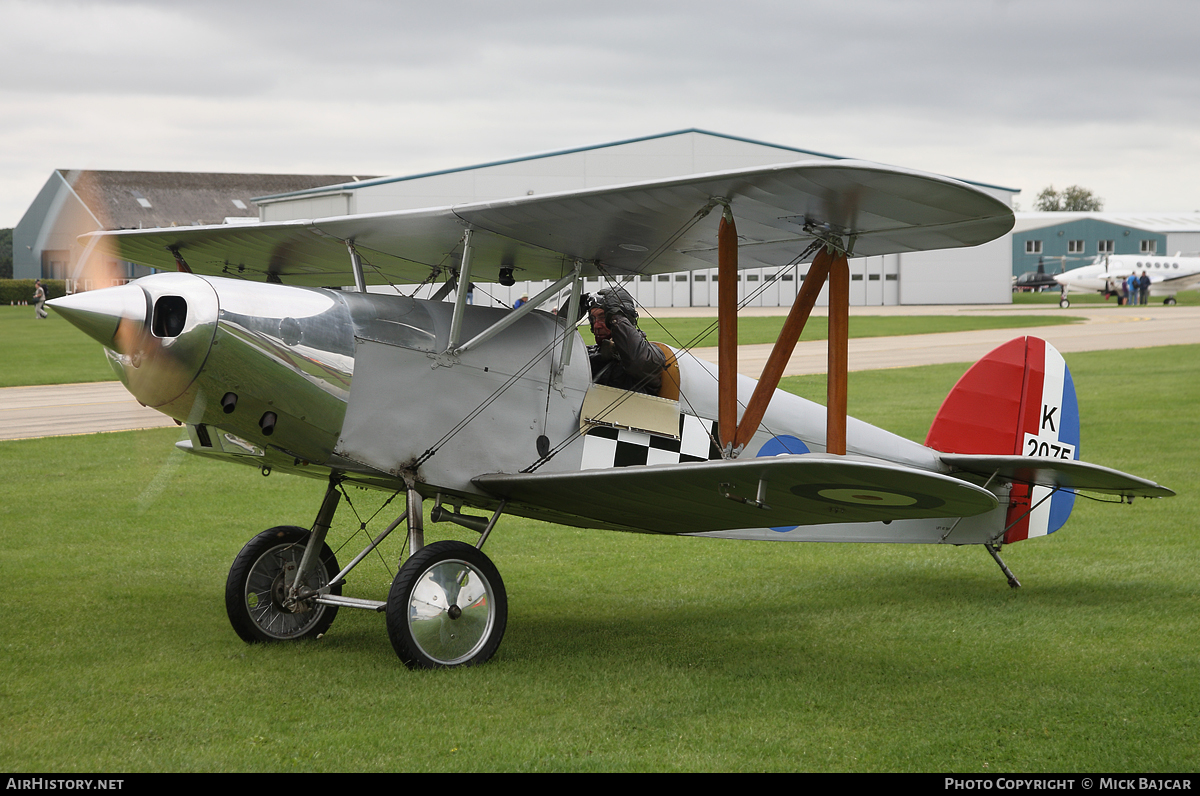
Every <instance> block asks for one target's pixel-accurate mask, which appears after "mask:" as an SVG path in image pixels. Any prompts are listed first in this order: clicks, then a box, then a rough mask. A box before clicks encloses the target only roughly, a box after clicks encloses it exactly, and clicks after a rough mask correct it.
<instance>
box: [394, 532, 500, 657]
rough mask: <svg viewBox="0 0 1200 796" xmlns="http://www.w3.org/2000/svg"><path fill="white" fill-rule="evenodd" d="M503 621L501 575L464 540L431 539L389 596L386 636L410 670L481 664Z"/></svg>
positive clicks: (494, 645) (490, 652)
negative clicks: (438, 540)
mask: <svg viewBox="0 0 1200 796" xmlns="http://www.w3.org/2000/svg"><path fill="white" fill-rule="evenodd" d="M507 623H508V596H507V595H506V594H505V592H504V581H502V580H501V579H500V573H499V572H498V571H497V570H496V567H495V565H493V564H492V562H491V560H490V559H488V557H487V556H485V555H484V554H483V553H482V552H480V551H479V550H476V549H475V548H474V547H472V546H471V545H469V544H464V543H463V542H454V541H445V542H434V543H433V544H431V545H428V546H426V547H423V548H422V549H421V550H419V551H418V552H417V553H416V554H415V555H413V556H410V557H409V559H408V561H406V562H404V566H402V567H401V568H400V572H399V573H398V574H397V575H396V579H395V580H394V581H392V590H391V592H390V593H389V594H388V600H387V631H388V638H389V639H391V641H392V647H393V648H394V649H395V650H396V654H397V655H399V656H400V660H402V661H404V665H405V666H408V667H409V668H410V669H443V668H451V667H455V666H474V665H475V664H479V663H483V662H484V661H486V660H488V659H489V658H491V657H492V655H493V654H495V652H496V649H497V648H498V647H499V646H500V640H501V639H502V638H504V628H505V625H507Z"/></svg>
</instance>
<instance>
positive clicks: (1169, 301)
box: [1163, 296, 1175, 307]
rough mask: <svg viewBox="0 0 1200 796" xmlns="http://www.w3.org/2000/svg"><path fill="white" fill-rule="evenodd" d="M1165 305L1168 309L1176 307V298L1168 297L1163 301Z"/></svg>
mask: <svg viewBox="0 0 1200 796" xmlns="http://www.w3.org/2000/svg"><path fill="white" fill-rule="evenodd" d="M1163 304H1166V305H1167V306H1168V307H1170V306H1172V305H1174V304H1175V297H1174V296H1167V297H1166V298H1165V299H1163Z"/></svg>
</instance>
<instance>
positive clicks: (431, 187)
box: [255, 130, 1016, 307]
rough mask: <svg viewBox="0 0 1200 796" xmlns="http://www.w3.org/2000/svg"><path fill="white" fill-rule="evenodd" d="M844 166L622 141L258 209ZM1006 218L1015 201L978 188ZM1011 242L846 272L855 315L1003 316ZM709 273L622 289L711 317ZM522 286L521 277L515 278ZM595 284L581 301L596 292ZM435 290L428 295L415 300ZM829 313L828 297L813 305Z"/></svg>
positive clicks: (753, 293)
mask: <svg viewBox="0 0 1200 796" xmlns="http://www.w3.org/2000/svg"><path fill="white" fill-rule="evenodd" d="M841 159H843V158H840V157H837V156H834V155H828V154H823V153H819V152H811V151H808V150H803V149H796V148H793V147H786V146H780V145H776V144H768V143H763V142H759V141H752V140H750V139H744V138H737V137H734V136H727V135H721V134H717V133H711V132H706V131H703V130H683V131H680V132H676V133H667V134H664V135H656V136H649V137H646V138H639V139H632V140H628V141H619V142H615V143H612V144H603V145H598V146H592V147H582V148H579V149H572V150H565V151H561V152H549V153H544V154H538V155H531V156H526V157H520V158H513V159H511V160H505V161H498V162H495V163H486V164H483V165H479V166H471V167H465V168H458V169H450V170H446V171H440V172H431V173H427V174H417V175H413V176H409V177H390V178H382V179H377V180H366V181H363V182H359V183H353V184H348V185H338V186H330V187H328V188H320V189H313V190H309V191H300V192H295V193H290V194H279V195H274V196H266V197H259V198H256V199H255V203H256V204H258V206H259V212H260V218H261V219H262V220H263V221H284V220H288V219H297V218H320V217H322V216H329V215H342V214H360V213H379V212H388V211H394V210H410V209H417V208H425V207H444V206H448V205H454V204H460V203H464V202H476V201H489V200H494V199H505V198H508V197H512V196H526V195H533V194H542V193H553V192H557V191H567V190H579V189H583V188H598V187H602V186H605V185H621V184H627V183H632V182H640V181H643V180H653V179H663V178H669V177H677V176H683V175H688V174H700V173H705V172H713V171H723V170H726V169H737V168H751V167H754V166H769V165H773V164H776V163H790V162H795V161H801V160H841ZM975 187H977V188H979V189H981V190H983V191H985V192H986V193H988V194H989V195H991V196H994V197H996V198H997V199H999V200H1001V201H1003V202H1004V203H1005V204H1008V205H1010V206H1011V204H1012V197H1013V195H1014V194H1015V193H1016V191H1015V190H1014V189H1007V188H1001V187H997V186H990V185H981V184H975ZM1011 251H1012V241H1011V239H1010V237H1009V236H1007V235H1006V236H1005V237H1004V238H1002V239H1001V240H999V241H994V242H992V243H989V244H986V245H984V246H978V247H975V248H972V249H956V250H951V251H937V252H910V253H905V254H900V255H889V256H887V257H871V258H856V259H853V260H851V261H850V271H851V285H850V301H851V303H852V304H855V305H858V306H862V305H878V304H977V303H978V304H1007V303H1010V302H1011V301H1012V279H1011V271H1012V258H1011ZM805 271H807V264H802V265H800V266H799V267H798V268H797V267H790V268H786V269H782V270H779V269H767V268H759V269H748V270H746V271H743V272H742V276H741V280H740V283H739V294H740V295H741V296H742V298H743V300H745V301H746V303H747V305H748V306H787V305H790V304H791V302H792V300H793V299H794V298H795V295H796V291H797V288H798V285H799V284H800V281H801V279H802V277H803V274H804V272H805ZM715 273H716V269H702V270H700V271H695V272H685V273H679V274H663V275H658V276H655V277H641V278H640V279H638V280H636V281H634V282H631V283H628V284H627V285H626V287H628V288H629V289H630V291H631V292H632V293H633V294H634V296H635V298H637V300H638V301H639V302H640V303H642V304H643V305H644V306H647V307H670V306H675V307H681V306H682V307H687V306H715V305H716V292H715V290H716V285H715V282H714V281H713V276H714V275H715ZM518 277H519V274H518ZM548 284H549V283H548V282H528V281H518V282H517V283H516V284H515V285H513V286H512V287H510V288H505V287H503V286H501V285H498V284H495V283H490V282H489V283H478V288H477V292H476V294H475V296H474V300H475V302H476V303H481V302H486V303H496V304H502V305H506V306H512V304H513V302H514V301H516V300H517V299H518V298H520V297H521V296H522V295H529V296H533V295H536V294H537V293H538V292H540V291H541V290H542V289H543V288H544V287H545V286H546V285H548ZM600 287H602V285H600V284H599V283H598V282H597V283H596V284H588V285H587V286H586V287H585V290H590V289H599V288H600ZM434 289H435V288H434V287H432V286H430V287H426V288H423V289H422V291H421V295H426V294H431V293H432V292H433V290H434ZM818 303H820V304H824V303H825V294H824V292H822V296H821V298H820V299H819V302H818Z"/></svg>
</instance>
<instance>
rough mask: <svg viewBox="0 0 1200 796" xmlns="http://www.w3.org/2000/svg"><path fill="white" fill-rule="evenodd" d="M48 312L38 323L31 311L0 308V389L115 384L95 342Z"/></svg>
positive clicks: (53, 313)
mask: <svg viewBox="0 0 1200 796" xmlns="http://www.w3.org/2000/svg"><path fill="white" fill-rule="evenodd" d="M49 312H50V317H49V318H47V319H45V320H41V321H39V320H35V319H34V317H33V307H0V387H22V386H25V385H28V384H71V383H73V382H84V381H113V380H115V379H116V378H117V377H116V376H115V375H113V372H112V369H111V368H110V367H109V366H108V360H106V359H105V358H104V350H103V349H102V348H100V346H99V345H98V344H97V343H96V341H95V340H93V339H91V338H90V337H88V336H87V335H85V334H84V333H83V332H81V331H79V330H78V329H76V328H75V327H74V326H72V325H71V324H69V323H67V322H66V321H65V320H63V319H62V318H61V317H60V316H59V315H58V314H57V313H55V312H54V311H53V310H50V311H49Z"/></svg>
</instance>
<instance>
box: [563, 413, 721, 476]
mask: <svg viewBox="0 0 1200 796" xmlns="http://www.w3.org/2000/svg"><path fill="white" fill-rule="evenodd" d="M716 438H717V424H716V422H715V421H708V420H702V419H701V418H698V417H695V416H693V415H685V414H682V413H681V414H680V415H679V439H673V438H671V437H663V436H659V435H657V434H647V433H645V432H643V431H629V430H627V429H617V428H608V427H605V426H597V427H595V428H593V429H592V430H590V431H589V432H588V433H587V436H585V437H584V438H583V464H582V465H581V467H580V469H582V470H599V469H607V468H609V467H630V466H632V465H635V464H680V463H682V462H706V461H708V460H710V459H720V458H721V452H720V451H719V450H718V449H717V446H716V444H715V443H714V442H713V440H715V439H716Z"/></svg>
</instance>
